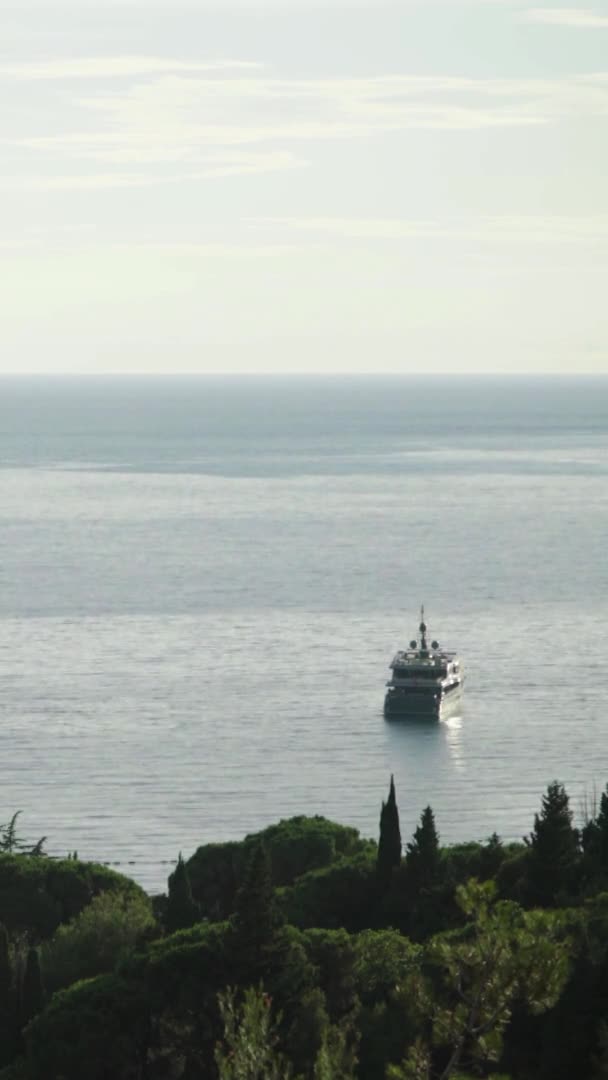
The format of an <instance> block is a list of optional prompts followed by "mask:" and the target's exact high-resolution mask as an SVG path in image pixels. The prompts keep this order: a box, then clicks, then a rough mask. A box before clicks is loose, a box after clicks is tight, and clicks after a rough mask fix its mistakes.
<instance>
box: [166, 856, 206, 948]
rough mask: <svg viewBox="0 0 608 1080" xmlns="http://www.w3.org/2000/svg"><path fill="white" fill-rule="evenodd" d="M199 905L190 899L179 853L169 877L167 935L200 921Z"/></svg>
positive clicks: (188, 877)
mask: <svg viewBox="0 0 608 1080" xmlns="http://www.w3.org/2000/svg"><path fill="white" fill-rule="evenodd" d="M200 917H201V913H200V908H199V905H198V904H197V903H196V901H195V900H193V898H192V888H191V886H190V876H189V874H188V867H187V866H186V864H185V862H184V860H183V859H182V853H181V851H180V853H179V859H178V860H177V866H176V867H175V870H174V871H173V873H172V874H171V875H170V877H169V896H168V902H167V913H166V920H165V921H166V927H167V930H168V931H169V933H173V931H174V930H186V929H187V928H188V927H189V926H194V924H195V923H197V922H199V921H200Z"/></svg>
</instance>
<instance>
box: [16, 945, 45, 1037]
mask: <svg viewBox="0 0 608 1080" xmlns="http://www.w3.org/2000/svg"><path fill="white" fill-rule="evenodd" d="M44 998H45V994H44V986H43V983H42V971H41V970H40V956H39V954H38V949H34V948H32V949H28V952H27V959H26V962H25V972H24V974H23V985H22V987H21V1025H22V1027H25V1025H26V1024H27V1023H28V1022H29V1021H30V1020H31V1019H32V1017H34V1016H36V1015H37V1014H38V1013H39V1012H41V1011H42V1009H43V1008H44Z"/></svg>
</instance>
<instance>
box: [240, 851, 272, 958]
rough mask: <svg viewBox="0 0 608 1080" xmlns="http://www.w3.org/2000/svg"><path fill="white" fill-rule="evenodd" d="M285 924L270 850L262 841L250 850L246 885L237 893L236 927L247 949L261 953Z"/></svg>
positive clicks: (244, 883) (242, 943)
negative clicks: (277, 895)
mask: <svg viewBox="0 0 608 1080" xmlns="http://www.w3.org/2000/svg"><path fill="white" fill-rule="evenodd" d="M282 923H283V919H282V917H281V915H280V912H279V910H278V908H277V905H276V901H275V897H274V890H273V887H272V879H271V873H270V861H269V858H268V853H267V851H266V848H265V846H264V844H263V843H261V842H260V843H258V844H256V846H255V847H254V849H253V851H252V853H251V857H250V859H249V863H248V866H247V870H246V871H245V877H244V880H243V884H242V886H241V888H240V889H239V891H238V892H237V895H236V902H235V914H234V926H235V929H236V932H237V938H238V940H239V943H240V944H241V946H242V947H243V948H244V949H245V950H246V952H249V953H251V954H254V955H259V953H260V951H261V950H262V948H263V947H264V946H265V945H268V944H269V943H270V941H271V940H272V937H273V934H274V932H275V930H277V929H278V927H279V926H281V925H282Z"/></svg>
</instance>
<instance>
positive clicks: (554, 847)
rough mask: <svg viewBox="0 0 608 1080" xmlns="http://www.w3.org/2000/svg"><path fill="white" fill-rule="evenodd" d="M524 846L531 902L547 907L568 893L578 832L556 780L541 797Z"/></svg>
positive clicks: (575, 857) (562, 787)
mask: <svg viewBox="0 0 608 1080" xmlns="http://www.w3.org/2000/svg"><path fill="white" fill-rule="evenodd" d="M526 843H527V844H528V845H529V847H530V849H531V855H530V883H531V885H532V894H533V895H532V899H533V900H534V902H535V903H538V904H540V905H541V906H547V905H551V904H553V903H554V902H555V899H556V895H557V894H558V893H559V892H562V893H563V892H566V893H567V892H568V889H569V887H570V886H571V884H572V879H573V871H574V869H575V867H576V864H577V862H578V858H579V835H578V830H577V829H575V828H573V826H572V811H571V810H570V804H569V799H568V795H567V793H566V789H565V788H564V785H563V784H560V783H559V782H558V781H557V780H554V781H553V782H552V783H551V784H549V786H548V787H547V794H546V795H543V799H542V806H541V812H540V814H535V815H534V829H533V830H532V833H531V835H530V836H529V837H528V838H527V840H526Z"/></svg>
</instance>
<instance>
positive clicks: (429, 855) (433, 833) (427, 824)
mask: <svg viewBox="0 0 608 1080" xmlns="http://www.w3.org/2000/svg"><path fill="white" fill-rule="evenodd" d="M405 859H406V864H407V867H408V869H409V870H411V871H412V872H413V874H414V876H415V878H416V880H417V882H418V883H419V884H430V883H431V882H432V881H433V879H434V878H435V877H436V876H437V868H438V865H439V834H438V832H437V828H436V826H435V815H434V814H433V811H432V809H431V807H430V806H427V807H425V809H424V810H423V811H422V815H421V817H420V825H418V826H417V828H416V830H415V832H414V835H413V837H412V840H411V842H410V843H409V844H408V845H407V854H406V857H405Z"/></svg>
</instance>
